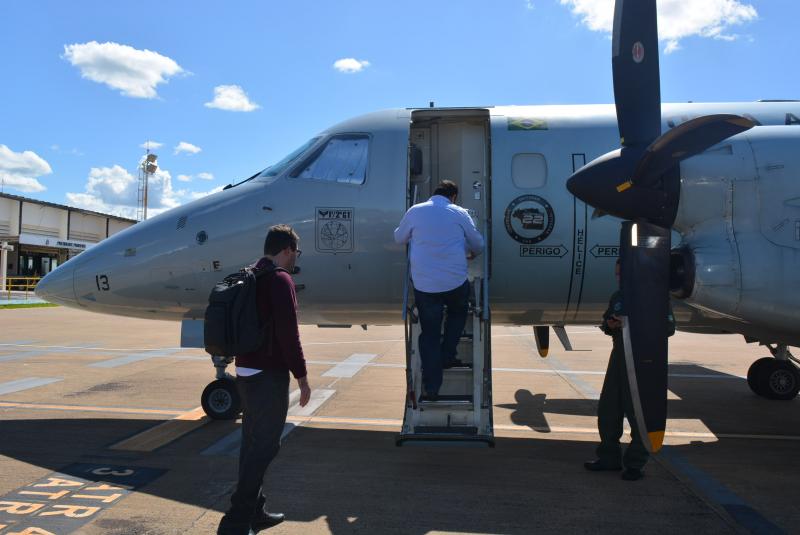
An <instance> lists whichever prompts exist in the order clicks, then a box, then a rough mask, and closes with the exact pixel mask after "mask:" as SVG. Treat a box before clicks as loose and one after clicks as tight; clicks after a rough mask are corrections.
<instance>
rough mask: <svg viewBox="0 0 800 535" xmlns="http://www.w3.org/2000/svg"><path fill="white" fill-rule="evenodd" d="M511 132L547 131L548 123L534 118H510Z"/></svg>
mask: <svg viewBox="0 0 800 535" xmlns="http://www.w3.org/2000/svg"><path fill="white" fill-rule="evenodd" d="M508 129H509V130H547V121H545V120H544V119H534V118H532V117H509V118H508Z"/></svg>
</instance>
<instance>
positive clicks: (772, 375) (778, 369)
mask: <svg viewBox="0 0 800 535" xmlns="http://www.w3.org/2000/svg"><path fill="white" fill-rule="evenodd" d="M757 381H758V388H759V390H760V391H761V392H763V394H762V395H763V396H764V397H766V398H769V399H778V400H782V401H788V400H790V399H794V398H796V397H797V393H798V392H800V372H798V370H797V366H795V365H794V364H792V363H791V362H789V361H787V360H776V359H771V360H770V361H769V362H767V363H765V364H763V365H761V366H760V367H759V368H758V376H757Z"/></svg>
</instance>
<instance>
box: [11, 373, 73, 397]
mask: <svg viewBox="0 0 800 535" xmlns="http://www.w3.org/2000/svg"><path fill="white" fill-rule="evenodd" d="M63 380H64V379H62V378H60V377H27V378H25V379H18V380H16V381H8V382H6V383H0V396H2V395H5V394H11V393H12V392H20V391H22V390H28V389H29V388H36V387H39V386H44V385H49V384H51V383H57V382H58V381H63Z"/></svg>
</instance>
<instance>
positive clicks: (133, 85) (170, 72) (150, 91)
mask: <svg viewBox="0 0 800 535" xmlns="http://www.w3.org/2000/svg"><path fill="white" fill-rule="evenodd" d="M63 57H64V58H65V59H66V60H67V61H69V62H70V63H71V64H72V65H74V66H75V67H78V68H79V69H80V71H81V76H82V77H83V78H87V79H89V80H92V81H94V82H99V83H101V84H106V85H107V86H109V87H111V88H113V89H119V90H120V92H121V93H122V94H123V95H124V96H126V97H134V98H156V97H158V94H157V93H156V86H157V85H158V84H162V83H165V82H167V80H168V78H169V77H170V76H175V75H177V74H180V73H182V72H184V70H183V69H182V68H181V66H180V65H178V64H177V63H176V62H175V61H174V60H173V59H171V58H168V57H166V56H162V55H161V54H159V53H158V52H153V51H152V50H138V49H136V48H133V47H132V46H128V45H121V44H119V43H98V42H97V41H91V42H88V43H83V44H73V45H64V56H63Z"/></svg>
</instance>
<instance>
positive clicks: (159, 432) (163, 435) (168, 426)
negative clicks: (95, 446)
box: [109, 407, 210, 451]
mask: <svg viewBox="0 0 800 535" xmlns="http://www.w3.org/2000/svg"><path fill="white" fill-rule="evenodd" d="M209 420H210V419H209V418H208V416H206V414H205V412H204V411H203V408H202V407H197V408H196V409H193V410H191V411H189V412H185V413H183V414H181V415H180V416H176V417H175V418H173V419H171V420H168V421H166V422H164V423H161V424H158V425H156V426H155V427H151V428H150V429H146V430H144V431H142V432H141V433H138V434H136V435H134V436H132V437H130V438H126V439H125V440H122V441H120V442H117V443H116V444H112V445H111V446H109V449H111V450H124V451H154V450H156V449H158V448H161V447H163V446H166V445H167V444H169V443H170V442H174V441H175V440H178V439H179V438H181V437H182V436H184V435H185V434H187V433H190V432H192V431H194V430H195V429H198V428H199V427H202V426H203V425H205V424H206V423H207V422H208V421H209Z"/></svg>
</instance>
